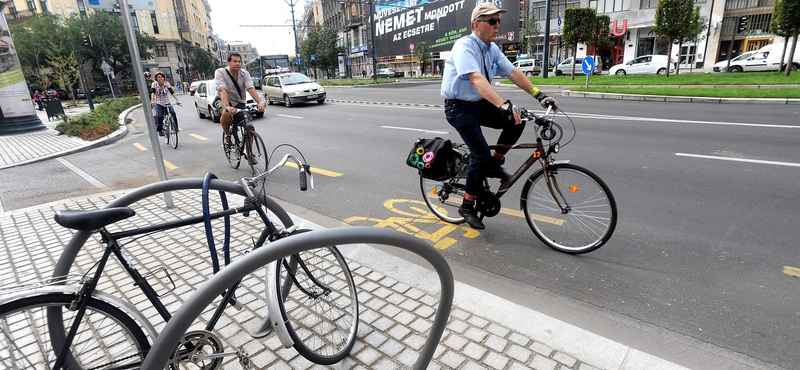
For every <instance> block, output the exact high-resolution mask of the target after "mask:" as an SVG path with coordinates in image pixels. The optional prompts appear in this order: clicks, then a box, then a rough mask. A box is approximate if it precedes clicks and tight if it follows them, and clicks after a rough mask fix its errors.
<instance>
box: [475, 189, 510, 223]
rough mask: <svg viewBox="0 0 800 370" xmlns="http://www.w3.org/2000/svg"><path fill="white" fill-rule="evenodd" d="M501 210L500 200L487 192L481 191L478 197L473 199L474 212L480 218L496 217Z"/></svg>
mask: <svg viewBox="0 0 800 370" xmlns="http://www.w3.org/2000/svg"><path fill="white" fill-rule="evenodd" d="M501 208H503V206H502V205H501V203H500V198H498V197H497V196H496V195H494V194H492V193H490V192H488V191H482V192H481V193H480V195H478V196H477V197H475V211H477V212H478V213H480V214H481V216H485V217H494V216H497V214H498V213H500V209H501Z"/></svg>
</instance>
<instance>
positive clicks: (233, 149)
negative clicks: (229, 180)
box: [222, 127, 242, 168]
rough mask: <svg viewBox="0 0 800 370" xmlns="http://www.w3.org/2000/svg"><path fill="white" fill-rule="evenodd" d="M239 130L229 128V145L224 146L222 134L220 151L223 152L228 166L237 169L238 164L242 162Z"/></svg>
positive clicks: (223, 135)
mask: <svg viewBox="0 0 800 370" xmlns="http://www.w3.org/2000/svg"><path fill="white" fill-rule="evenodd" d="M240 137H241V136H239V130H238V128H236V127H231V144H230V145H226V144H225V134H224V133H223V134H222V149H223V150H224V151H225V158H227V159H228V164H230V165H231V167H233V168H239V163H240V162H241V160H242V151H241V149H240V147H241V141H240V139H239V138H240Z"/></svg>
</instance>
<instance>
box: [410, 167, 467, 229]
mask: <svg viewBox="0 0 800 370" xmlns="http://www.w3.org/2000/svg"><path fill="white" fill-rule="evenodd" d="M419 186H420V189H421V190H422V198H423V199H425V204H427V205H428V208H429V209H430V210H431V212H433V214H434V215H436V217H439V219H441V220H442V221H446V222H451V223H454V224H460V223H463V222H464V217H461V215H459V214H458V207H460V206H461V202H462V201H463V199H464V189H465V187H464V179H463V178H458V177H451V178H449V179H446V180H444V181H436V180H431V179H426V178H424V177H422V176H420V177H419Z"/></svg>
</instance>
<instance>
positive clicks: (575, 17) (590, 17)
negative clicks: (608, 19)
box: [561, 8, 596, 80]
mask: <svg viewBox="0 0 800 370" xmlns="http://www.w3.org/2000/svg"><path fill="white" fill-rule="evenodd" d="M595 17H596V13H595V10H594V8H567V9H565V10H564V33H563V35H562V36H561V40H562V41H563V42H565V43H567V44H572V45H574V47H573V48H572V72H571V73H572V79H573V80H574V79H575V59H576V58H577V56H578V43H587V42H589V40H591V39H592V34H593V33H594V32H595Z"/></svg>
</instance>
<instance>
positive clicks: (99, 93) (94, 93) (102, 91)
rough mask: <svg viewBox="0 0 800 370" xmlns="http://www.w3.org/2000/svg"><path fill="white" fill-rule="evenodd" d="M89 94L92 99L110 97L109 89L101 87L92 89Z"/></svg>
mask: <svg viewBox="0 0 800 370" xmlns="http://www.w3.org/2000/svg"><path fill="white" fill-rule="evenodd" d="M89 94H92V97H95V96H103V95H111V89H109V88H107V87H105V86H102V87H98V88H95V89H92V91H89Z"/></svg>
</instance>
